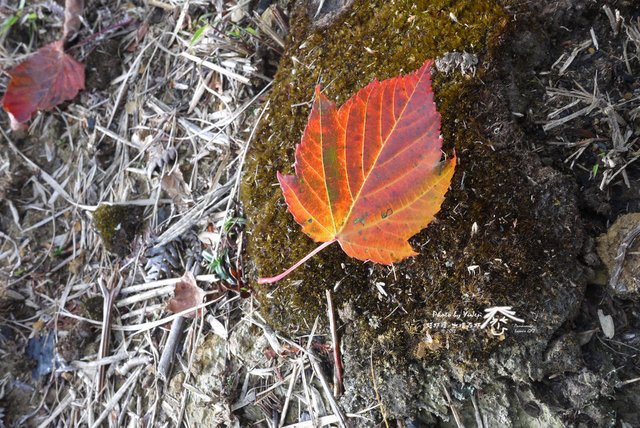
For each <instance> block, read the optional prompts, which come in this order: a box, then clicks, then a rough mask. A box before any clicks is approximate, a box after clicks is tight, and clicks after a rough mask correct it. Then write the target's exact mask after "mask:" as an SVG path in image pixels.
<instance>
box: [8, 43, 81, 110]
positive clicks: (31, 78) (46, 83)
mask: <svg viewBox="0 0 640 428" xmlns="http://www.w3.org/2000/svg"><path fill="white" fill-rule="evenodd" d="M8 74H9V76H11V80H10V81H9V86H8V87H7V91H6V92H5V94H4V97H3V99H2V106H3V107H4V109H5V111H6V112H7V113H9V114H10V115H11V116H12V118H13V120H15V121H16V122H18V123H23V122H26V121H27V120H29V119H30V118H31V116H33V114H34V113H35V112H36V111H38V110H50V109H52V108H54V107H55V106H57V105H58V104H60V103H62V102H63V101H66V100H70V99H72V98H74V97H75V96H76V94H77V93H78V91H80V90H81V89H84V65H82V64H81V63H79V62H78V61H76V60H75V59H73V58H72V57H71V56H70V55H68V54H67V53H65V52H64V48H63V41H62V40H58V41H56V42H53V43H50V44H48V45H46V46H44V47H42V48H40V49H38V51H36V52H35V53H34V54H33V55H31V56H29V58H27V59H26V60H25V61H24V62H22V63H20V64H18V65H17V66H15V67H14V68H12V69H11V70H9V71H8Z"/></svg>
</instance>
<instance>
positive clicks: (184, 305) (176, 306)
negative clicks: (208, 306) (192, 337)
mask: <svg viewBox="0 0 640 428" xmlns="http://www.w3.org/2000/svg"><path fill="white" fill-rule="evenodd" d="M173 293H174V296H173V298H172V299H171V300H169V304H168V305H167V310H168V311H169V312H172V313H174V314H176V313H178V312H182V311H186V310H187V309H190V308H195V307H196V306H198V305H200V304H202V301H203V299H204V296H205V295H206V293H205V292H204V290H202V289H201V288H200V287H198V286H197V285H196V279H195V277H194V276H193V274H192V273H191V272H187V273H185V274H184V275H183V276H182V278H180V282H178V283H177V284H176V288H175V290H174V292H173ZM198 312H199V313H200V314H201V313H202V309H200V310H199V311H198ZM183 316H185V317H187V318H195V317H196V311H193V312H189V313H187V314H186V315H183Z"/></svg>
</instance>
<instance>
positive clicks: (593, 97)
mask: <svg viewBox="0 0 640 428" xmlns="http://www.w3.org/2000/svg"><path fill="white" fill-rule="evenodd" d="M602 9H603V14H605V15H606V16H607V18H608V20H609V23H610V26H611V35H612V36H613V37H617V36H620V37H618V39H619V40H620V42H619V43H620V45H621V46H620V50H621V51H622V58H620V60H621V61H622V62H623V63H624V67H625V68H626V70H627V71H628V73H629V74H630V75H633V74H634V72H633V69H634V68H635V69H637V67H638V66H639V65H640V21H635V22H634V21H633V20H630V21H628V22H627V21H625V19H624V17H622V16H621V15H620V12H619V11H618V10H615V11H614V10H612V9H611V8H610V7H609V6H607V5H605V6H603V8H602ZM587 49H591V50H592V52H596V51H597V50H599V49H600V44H599V42H598V39H597V37H596V34H595V32H594V30H593V28H591V31H590V37H589V39H587V40H584V41H583V42H581V43H578V44H577V45H576V47H574V48H573V50H572V51H571V52H570V53H568V52H565V53H563V54H562V55H561V56H560V57H559V58H558V59H557V60H556V62H555V63H554V64H553V66H552V72H554V73H557V78H556V79H555V81H554V80H553V79H552V80H551V86H550V87H548V88H547V97H548V105H549V106H550V112H549V113H548V115H547V122H546V123H544V125H543V127H542V128H543V130H544V131H547V132H549V131H553V132H554V134H555V135H557V136H558V138H559V141H555V142H552V143H551V144H554V145H560V146H565V147H571V148H575V150H574V151H573V152H572V153H571V155H569V156H568V157H567V158H566V162H570V164H571V167H572V168H573V167H574V166H578V167H580V168H583V169H585V170H587V171H589V172H590V173H591V178H592V179H598V180H599V181H600V185H599V187H600V189H601V190H603V189H605V188H606V187H608V186H609V185H610V184H612V183H613V182H614V181H616V180H619V179H620V178H621V179H622V180H623V182H624V184H625V185H626V186H627V187H630V186H631V184H630V180H629V178H628V176H627V172H626V168H627V167H628V166H629V165H631V164H632V163H634V162H636V161H637V160H638V159H640V137H639V136H638V134H637V132H636V130H635V128H634V121H635V120H636V119H637V117H638V114H639V113H638V112H640V96H637V95H634V94H632V93H628V94H620V96H618V97H615V96H614V95H612V94H609V93H603V92H602V91H601V90H600V88H599V85H601V83H600V81H599V77H598V74H597V72H596V73H595V75H594V76H593V80H592V82H593V83H592V88H593V89H592V90H586V89H585V88H583V87H582V86H581V85H580V84H579V83H578V82H576V81H575V80H574V81H573V82H572V84H571V85H570V86H571V89H563V88H562V87H560V84H565V86H566V79H564V78H563V77H562V76H563V75H565V73H568V72H570V71H574V73H577V74H578V75H579V74H580V72H581V71H580V69H576V70H574V67H572V64H573V63H574V60H575V59H576V58H577V57H578V55H579V54H581V53H582V52H584V51H586V50H587ZM583 67H584V65H583ZM577 119H580V120H582V125H581V126H586V127H588V128H591V129H593V130H595V133H596V134H597V135H596V137H594V138H585V139H582V140H579V141H571V137H568V136H566V133H565V132H564V129H565V128H567V126H568V127H569V128H570V127H571V126H572V125H574V121H576V120H577ZM585 124H586V125H585ZM574 126H575V125H574ZM587 150H596V151H598V152H599V154H598V161H597V163H595V164H594V165H593V166H590V165H588V166H587V167H585V166H584V165H582V163H581V160H580V158H581V156H582V155H583V154H584V153H585V151H587ZM589 166H590V167H591V168H588V167H589Z"/></svg>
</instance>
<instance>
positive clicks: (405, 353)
mask: <svg viewBox="0 0 640 428" xmlns="http://www.w3.org/2000/svg"><path fill="white" fill-rule="evenodd" d="M452 16H454V17H455V18H456V19H455V20H454V19H452ZM456 21H457V22H456ZM291 22H292V27H291V32H290V38H289V41H288V46H287V49H286V52H285V54H284V56H283V58H282V60H281V64H280V68H279V71H278V73H277V75H276V78H275V82H274V87H273V91H272V94H271V98H270V105H269V110H267V113H266V115H265V118H264V119H263V122H262V123H261V125H260V129H259V132H258V133H257V137H256V139H255V140H254V141H253V143H252V147H251V149H250V151H249V153H248V156H247V162H246V165H245V175H244V179H243V186H242V200H243V203H244V206H245V212H246V215H247V219H248V227H249V232H250V233H249V242H248V244H249V245H248V254H249V257H250V259H251V260H252V261H253V263H254V264H255V268H256V269H255V270H256V276H257V275H260V276H272V275H274V274H276V273H279V272H281V271H283V270H284V269H286V268H288V267H289V266H291V265H292V264H293V263H295V262H296V261H297V260H299V259H300V258H302V257H303V256H304V255H306V254H307V253H308V252H310V251H311V250H312V249H313V248H315V247H316V245H317V244H316V243H314V242H312V240H311V239H310V238H308V237H307V236H306V235H304V234H303V233H302V232H301V231H300V227H299V226H298V225H297V224H296V223H295V222H294V221H293V218H292V216H291V215H290V214H289V213H288V212H287V209H286V206H285V203H284V199H283V197H282V193H281V191H280V189H279V187H278V186H277V180H276V171H281V172H283V173H292V169H293V168H292V165H293V161H294V149H295V145H296V144H297V143H298V142H299V141H300V137H301V135H302V132H303V129H304V126H305V123H306V121H307V117H308V113H309V107H310V104H309V101H310V100H311V97H312V94H313V87H314V85H316V84H317V83H318V82H321V85H322V87H323V91H324V92H325V94H326V95H327V96H328V97H329V98H332V99H335V100H336V101H337V103H338V105H340V104H342V103H343V102H345V101H346V100H347V99H348V98H349V97H350V96H351V95H352V94H354V93H355V92H356V91H357V90H358V89H360V88H362V87H364V86H365V85H366V84H368V83H369V82H370V81H372V80H373V79H376V78H377V79H378V80H382V79H385V78H389V77H393V76H396V75H399V74H402V73H406V72H410V71H413V70H415V69H416V68H418V67H419V66H420V65H421V64H422V63H423V61H424V60H425V59H427V58H435V57H438V56H441V55H443V54H444V53H446V52H450V51H458V52H461V51H467V52H472V53H474V54H477V55H478V56H479V58H480V64H481V67H480V68H479V69H478V72H477V75H476V76H475V77H473V78H472V77H469V76H462V75H461V74H459V73H453V74H450V75H443V74H441V73H436V74H435V75H434V92H435V94H436V103H437V106H438V110H439V111H440V113H441V114H442V134H443V138H444V146H445V147H444V149H445V151H448V152H449V153H451V151H452V149H453V148H455V150H456V152H457V154H458V157H459V160H460V162H459V165H458V167H457V170H456V174H455V176H454V178H453V181H452V186H451V189H450V190H449V192H448V193H447V196H446V200H445V202H444V204H443V206H442V209H441V211H440V213H439V214H438V215H437V219H436V220H435V221H434V222H433V223H432V224H431V225H430V226H429V227H427V228H426V229H425V230H423V231H422V232H420V233H419V234H418V235H416V236H415V237H414V238H413V239H412V240H411V243H412V245H413V247H414V248H415V249H416V250H417V251H418V252H419V253H420V254H419V255H418V256H416V257H413V258H410V259H408V260H406V261H403V262H401V263H398V264H397V265H395V266H394V267H393V268H390V267H387V266H382V265H374V264H370V263H363V262H361V261H359V260H354V259H350V258H348V257H347V256H345V255H344V253H343V252H342V251H341V249H340V248H339V246H337V245H334V246H333V247H329V248H327V249H326V250H324V251H323V252H322V253H320V254H318V255H317V256H316V257H314V258H313V259H311V260H310V261H308V262H307V263H306V264H305V265H304V266H303V267H301V268H299V269H298V270H297V271H295V272H294V273H293V274H291V275H290V276H289V277H288V278H287V279H285V280H283V281H281V282H280V283H277V284H275V285H262V286H260V285H256V286H255V287H256V290H257V295H258V298H259V299H260V301H261V303H262V312H263V313H265V314H266V315H267V316H268V317H269V321H270V322H271V323H272V324H273V325H275V326H276V327H277V328H280V329H284V330H290V329H291V328H292V327H295V326H302V327H303V328H304V327H306V326H308V325H311V324H313V321H314V319H315V318H316V317H317V316H319V317H320V319H321V320H324V319H325V318H326V316H325V303H324V302H325V290H326V289H332V290H334V292H333V298H334V305H335V306H336V308H338V313H339V314H340V320H341V321H342V323H343V324H342V327H341V331H342V332H343V338H344V346H345V348H346V349H345V351H346V352H345V364H346V371H347V376H346V379H347V380H346V384H345V386H346V388H347V394H346V395H347V397H348V398H345V403H349V404H348V405H347V407H349V409H350V410H357V409H358V406H359V405H363V406H364V405H366V404H367V403H369V404H370V401H368V400H370V398H371V397H375V396H376V393H375V392H374V390H373V388H372V384H371V379H370V367H369V361H370V358H369V356H370V355H372V356H373V359H372V361H373V365H374V367H375V370H376V373H378V374H379V379H378V392H379V393H380V396H381V398H382V401H383V404H384V405H385V407H386V409H387V416H389V417H390V418H396V419H401V418H403V417H404V416H408V415H415V416H416V417H418V418H419V419H422V420H425V421H429V420H431V419H430V416H429V415H432V414H435V415H440V416H443V417H444V415H445V414H446V413H447V406H446V403H445V402H444V398H443V397H442V387H443V385H445V384H446V385H447V387H448V386H449V384H450V383H451V382H459V385H460V388H461V390H464V388H465V387H464V385H475V386H470V387H471V388H473V387H477V386H478V385H485V386H486V385H490V384H491V382H492V381H493V380H492V379H493V377H494V376H500V375H503V376H508V377H509V378H510V379H512V380H514V381H518V380H522V381H528V380H530V379H531V378H534V379H537V378H541V377H542V376H543V375H544V374H545V372H544V370H543V365H544V358H543V352H544V349H545V347H546V344H547V343H548V341H549V339H550V338H551V337H552V335H553V334H554V332H556V330H557V329H558V328H559V326H560V325H561V324H562V323H563V322H565V321H566V320H567V319H569V318H570V316H571V315H572V313H573V312H574V311H575V309H576V307H577V304H578V302H579V298H580V296H581V295H582V292H583V286H584V278H583V277H582V272H583V271H582V268H581V266H580V263H579V262H578V255H579V253H580V250H581V247H582V244H583V242H582V241H583V231H582V226H581V223H580V219H579V214H578V211H577V208H576V201H575V197H574V193H575V185H574V184H573V183H572V182H571V181H570V180H569V179H567V178H566V177H563V176H562V175H560V174H558V173H557V172H555V171H554V170H552V169H551V168H548V167H543V166H542V164H541V163H540V162H539V160H538V158H537V156H536V155H535V154H534V153H531V152H529V151H528V149H527V148H526V144H524V141H523V135H524V133H523V131H522V130H521V129H520V128H519V127H518V126H517V124H516V122H515V119H514V116H513V115H512V114H511V112H510V111H509V106H508V104H509V103H508V100H507V99H508V95H505V94H506V88H505V86H506V84H502V83H501V82H500V78H501V76H500V72H499V71H496V70H495V69H493V68H492V67H487V66H485V67H482V64H489V65H491V64H493V62H494V61H498V62H499V61H503V62H504V61H505V58H506V57H507V56H509V52H508V49H507V50H506V51H503V50H502V49H503V46H504V44H501V43H500V42H501V40H502V39H503V38H504V37H507V36H508V35H509V34H510V29H509V28H508V23H509V15H508V13H507V11H506V9H505V8H504V5H503V2H499V1H485V0H483V1H478V2H467V1H455V0H448V1H445V0H440V1H401V0H398V1H360V0H356V1H354V2H353V4H352V5H351V7H350V9H349V10H348V11H347V12H346V13H344V14H342V15H340V17H339V18H338V19H337V20H336V21H335V22H334V23H333V24H331V25H330V26H328V27H325V28H323V29H317V30H316V29H314V28H315V27H314V26H313V23H312V22H311V21H310V19H309V18H308V15H307V13H306V11H304V10H303V9H302V8H295V7H294V16H293V17H292V19H291ZM509 60H510V59H509ZM515 62H517V61H515ZM521 62H522V63H523V64H527V61H521ZM483 82H484V83H483ZM376 284H377V285H379V286H382V287H384V289H385V290H386V293H387V295H388V296H383V295H381V294H380V293H379V292H378V291H377V287H376ZM493 306H511V307H513V309H514V310H515V312H516V316H520V317H521V318H524V320H525V322H526V323H527V324H530V325H532V326H533V328H532V330H533V331H527V332H523V333H522V334H516V333H514V332H511V331H509V332H507V333H505V334H503V335H501V336H500V337H498V338H497V337H495V336H494V335H492V334H491V333H490V332H489V330H488V329H482V330H481V329H479V328H478V326H477V325H475V326H473V325H465V326H456V327H455V328H452V329H447V328H442V327H441V326H437V325H435V324H434V323H437V322H439V321H443V318H446V319H447V321H449V322H455V321H456V318H457V319H459V318H465V317H467V319H464V320H463V321H467V322H470V321H474V320H475V321H476V322H477V321H483V319H482V314H484V309H486V308H488V307H493ZM478 317H479V318H478ZM489 361H490V362H489ZM505 385H506V384H504V383H503V384H500V385H496V386H495V387H492V388H493V389H492V391H493V393H494V395H495V396H496V397H499V396H500V394H503V393H505V392H508V388H507V386H505ZM461 394H462V392H461ZM487 394H489V392H487ZM494 395H491V394H489V395H487V396H488V397H493V396H494ZM357 397H361V398H362V401H359V400H358V398H357ZM509 401H510V400H509V399H507V404H505V406H507V407H508V405H509ZM503 407H504V406H503ZM492 420H493V421H495V422H496V423H498V422H499V421H500V418H496V419H492ZM550 423H551V422H550Z"/></svg>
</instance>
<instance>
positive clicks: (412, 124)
mask: <svg viewBox="0 0 640 428" xmlns="http://www.w3.org/2000/svg"><path fill="white" fill-rule="evenodd" d="M432 64H433V61H431V60H428V61H426V62H425V63H424V65H423V66H422V68H420V69H419V70H417V71H415V72H413V73H411V74H408V75H406V76H402V77H396V78H393V79H388V80H385V81H383V82H378V81H374V82H372V83H370V84H369V85H368V86H367V87H365V88H364V89H362V90H360V91H358V93H356V94H355V95H354V96H353V97H351V98H350V99H349V100H348V101H347V102H346V103H345V104H344V105H343V106H342V107H341V108H340V110H337V109H336V106H335V103H333V102H331V101H329V100H328V99H327V98H326V97H325V96H324V95H323V94H322V93H320V89H319V87H316V97H315V101H314V103H313V107H312V109H311V115H310V116H309V121H308V123H307V127H306V129H305V131H304V135H303V137H302V142H301V143H300V144H299V145H298V146H297V147H296V163H295V175H288V176H283V175H281V174H280V173H278V181H279V182H280V186H281V187H282V191H283V193H284V197H285V200H286V202H287V205H288V207H289V211H290V212H291V214H293V217H294V218H295V220H296V222H298V224H300V225H301V226H302V230H303V231H304V232H305V233H306V234H307V235H309V236H310V237H311V238H313V239H314V240H315V241H316V242H324V244H323V245H321V246H319V247H318V248H317V249H316V250H314V251H312V252H311V253H310V254H309V255H308V256H307V257H305V258H304V259H302V260H301V261H300V262H298V263H297V264H296V265H295V266H293V267H292V268H291V269H289V270H288V271H287V272H285V273H283V274H282V275H279V276H277V277H274V278H265V279H261V280H260V281H259V282H260V283H268V282H275V281H277V280H279V279H281V278H282V277H284V276H286V274H288V273H289V272H290V271H291V270H293V269H295V268H296V267H297V266H299V265H300V264H301V263H303V262H304V261H306V260H307V259H308V258H309V257H311V256H313V255H314V254H316V253H317V252H318V251H320V250H322V249H323V248H325V247H326V246H327V245H330V244H331V243H332V242H335V241H338V242H339V243H340V246H341V247H342V249H343V250H344V252H345V253H347V255H349V256H351V257H355V258H357V259H360V260H365V261H366V260H371V261H373V262H376V263H383V264H391V263H394V262H397V261H400V260H402V259H404V258H406V257H409V256H413V255H415V254H416V253H415V252H414V251H413V249H412V248H411V246H410V245H409V243H408V242H407V241H408V239H409V238H411V237H412V236H413V235H415V234H416V233H418V232H419V231H420V230H421V229H423V228H424V227H426V226H427V225H428V224H429V223H430V222H431V220H433V217H434V216H435V214H436V213H437V212H438V211H439V210H440V206H441V205H442V202H443V201H444V195H445V193H446V192H447V189H448V188H449V184H450V182H451V178H452V177H453V172H454V169H455V162H456V159H455V157H454V158H453V159H450V160H449V161H445V162H440V158H441V156H442V152H441V147H442V139H441V137H440V114H439V113H438V111H437V110H436V106H435V103H434V100H433V91H432V89H431V66H432Z"/></svg>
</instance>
